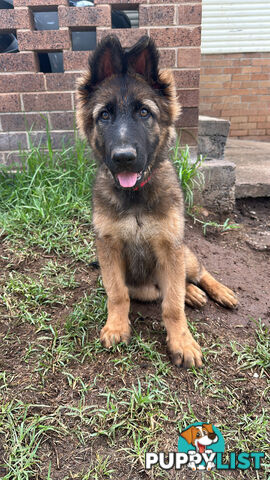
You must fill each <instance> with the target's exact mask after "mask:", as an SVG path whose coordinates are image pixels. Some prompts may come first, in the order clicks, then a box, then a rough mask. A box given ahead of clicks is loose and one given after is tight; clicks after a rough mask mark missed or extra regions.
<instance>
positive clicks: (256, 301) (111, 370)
mask: <svg viewBox="0 0 270 480" xmlns="http://www.w3.org/2000/svg"><path fill="white" fill-rule="evenodd" d="M269 212H270V199H268V200H267V199H261V200H260V199H259V200H245V201H241V202H240V201H239V202H238V204H237V209H236V210H235V212H234V215H233V217H232V221H235V222H236V223H238V224H239V225H240V227H241V228H240V229H239V230H232V231H228V232H225V233H223V234H221V233H215V232H209V233H207V235H206V236H204V235H203V234H202V229H201V227H200V226H199V225H198V224H194V223H193V221H192V220H191V219H190V218H187V221H186V243H187V244H188V245H189V246H190V247H191V248H192V249H193V250H194V251H195V252H196V254H197V255H198V256H199V257H200V259H201V260H202V262H203V263H204V265H205V266H206V267H207V269H208V270H209V271H210V272H211V273H212V274H214V275H215V276H216V278H217V279H218V280H220V281H222V282H223V283H225V284H226V285H227V286H229V287H230V288H231V289H233V290H234V291H235V292H236V293H237V295H238V298H239V307H238V309H237V310H234V311H230V310H226V309H223V308H222V307H220V306H219V305H217V304H215V303H214V302H213V301H212V300H210V299H209V300H208V302H207V305H206V306H205V307H204V308H203V309H202V310H193V309H191V308H189V307H187V308H186V312H187V316H188V319H189V320H190V322H191V325H193V326H194V327H195V328H196V330H197V332H198V335H199V336H200V340H199V341H200V343H201V345H202V347H203V348H204V349H205V351H206V355H205V364H204V367H203V370H202V371H201V373H195V372H191V371H185V370H182V369H177V368H175V367H170V366H169V365H168V364H167V357H166V339H165V332H164V329H163V327H162V326H161V324H160V305H159V304H149V305H147V304H143V303H139V302H132V306H131V320H132V325H133V329H134V335H135V336H136V335H137V336H138V337H137V340H136V339H134V340H133V341H132V343H131V346H129V347H126V348H125V347H120V348H119V349H118V348H116V349H115V351H114V352H108V351H106V350H104V349H102V348H101V347H100V346H99V342H98V340H96V339H97V338H98V331H99V328H100V327H99V324H98V320H97V324H96V325H93V324H91V330H90V331H91V334H89V337H88V338H87V339H85V337H84V335H85V332H84V324H83V322H84V321H85V320H84V318H85V317H84V316H83V315H87V312H86V313H85V314H82V315H81V317H79V316H78V325H79V326H78V329H80V328H81V331H82V332H83V333H82V334H81V336H79V334H78V332H76V335H77V336H76V341H75V340H74V342H75V343H74V346H73V347H72V348H73V350H70V351H71V353H72V357H71V358H70V360H69V359H68V357H67V356H65V357H64V356H63V358H64V360H63V362H62V364H61V358H62V357H61V355H62V350H60V349H59V348H58V347H59V345H60V336H61V335H62V336H63V337H61V338H63V339H65V338H69V339H70V342H72V341H73V330H72V328H73V326H72V325H71V326H69V327H68V328H69V330H68V328H67V326H66V325H65V321H66V318H67V317H68V315H70V314H72V312H73V310H74V306H75V305H76V304H77V303H79V302H80V301H81V299H82V298H84V296H85V295H89V293H91V292H95V291H96V288H97V284H98V276H99V272H98V271H97V270H96V269H94V268H92V267H91V266H90V265H85V264H83V263H80V262H75V263H74V262H73V260H72V259H70V258H69V257H64V256H63V257H61V256H54V255H50V256H49V257H48V256H46V255H45V254H44V253H43V252H42V251H38V250H37V251H31V252H30V253H29V255H24V256H23V257H18V254H17V253H16V255H14V258H13V256H12V251H11V249H10V248H9V247H8V245H7V243H5V242H3V243H2V245H1V250H0V265H1V270H2V280H1V283H2V285H4V284H5V282H6V281H7V277H8V275H9V273H10V272H17V273H18V272H19V273H22V274H25V275H27V276H32V277H33V278H37V277H38V274H39V272H40V271H41V269H42V268H43V267H44V265H46V263H47V262H48V260H49V259H53V260H55V261H57V262H58V263H61V264H62V265H66V266H67V267H68V268H70V269H73V270H74V271H75V281H76V282H77V283H76V285H75V286H73V287H72V288H63V287H61V286H59V288H58V289H57V290H56V293H57V294H58V295H59V294H60V295H61V294H63V295H66V298H65V301H64V302H62V303H61V302H60V304H59V303H57V302H56V303H55V304H53V303H52V304H49V305H48V307H47V312H49V315H50V319H51V326H52V327H53V328H55V329H56V328H57V329H58V332H59V335H60V336H58V337H55V338H54V339H53V340H51V341H48V340H46V338H47V339H48V338H51V337H49V333H48V330H46V329H45V331H43V330H42V328H41V327H39V328H37V325H36V324H31V322H30V323H29V322H26V321H25V320H24V318H23V316H18V312H17V311H16V312H14V313H13V312H12V309H11V311H10V310H8V309H7V307H6V304H5V302H3V303H2V305H1V307H0V314H1V323H0V338H1V343H2V347H1V351H0V366H1V371H2V372H5V375H6V376H5V377H2V380H1V382H2V383H1V390H0V392H1V396H2V404H4V403H7V402H12V401H13V402H15V403H16V402H17V403H18V405H19V406H18V407H17V408H18V409H19V408H20V405H26V404H29V405H31V406H30V407H29V410H28V415H29V416H31V415H32V416H33V415H40V416H42V415H43V416H44V418H45V417H46V422H47V423H46V425H48V424H50V425H51V427H53V429H52V430H51V432H50V431H49V430H48V433H47V434H46V435H45V436H43V437H42V443H41V446H40V448H39V458H38V461H37V462H36V465H35V467H33V471H35V473H33V474H32V475H30V474H29V477H25V478H29V479H34V478H35V479H39V480H45V479H47V478H51V479H53V480H58V479H59V480H64V479H66V480H67V479H72V478H74V479H75V478H77V479H81V480H82V479H83V478H84V477H83V475H84V472H89V471H91V468H93V471H92V473H90V474H89V477H85V478H89V479H90V478H91V479H92V478H93V479H97V478H98V479H99V478H100V479H103V478H112V479H121V480H129V479H130V480H141V479H142V480H143V479H147V478H153V479H155V478H179V479H180V478H181V479H183V480H185V479H186V478H187V479H189V478H197V477H196V474H193V473H191V472H183V473H175V472H167V473H164V472H156V473H155V472H154V473H153V474H152V473H149V472H148V473H147V472H146V471H145V470H144V468H143V458H144V457H143V453H142V454H140V448H141V449H142V450H141V451H142V452H143V445H144V436H145V437H146V436H147V435H148V434H149V438H150V439H151V438H152V437H153V442H154V441H155V442H157V443H155V447H154V446H153V450H154V448H159V450H161V451H176V450H177V437H178V434H179V430H181V428H183V426H184V425H185V423H188V422H190V423H191V420H192V419H193V420H194V421H196V418H198V419H199V420H201V421H210V422H211V421H212V422H213V423H215V424H216V425H217V426H218V425H222V426H223V427H224V428H225V426H227V427H226V428H227V429H228V430H227V431H226V429H225V432H224V433H225V437H226V446H227V447H228V449H231V450H232V449H234V448H235V445H236V443H235V442H236V440H235V435H237V428H238V430H239V429H240V431H241V432H242V433H241V435H242V437H241V438H243V439H244V438H245V436H249V441H247V443H246V444H245V441H244V440H243V441H242V445H243V446H242V450H245V447H246V450H248V448H251V445H252V443H253V441H254V439H255V440H256V442H257V443H256V448H255V450H257V451H258V450H259V449H260V448H263V446H261V447H260V445H261V444H260V442H261V443H263V439H260V437H259V440H258V439H257V437H256V438H255V437H254V435H253V433H252V431H251V430H248V420H249V421H253V420H254V418H255V419H256V415H258V416H260V415H263V413H262V412H264V411H265V410H266V409H267V406H268V402H267V396H266V395H267V394H266V393H265V392H267V390H266V388H267V382H268V379H269V376H267V374H264V375H262V376H261V375H260V371H259V370H258V369H256V367H255V368H254V369H250V368H249V369H243V368H241V363H240V364H239V363H237V358H236V357H235V356H234V355H233V350H232V347H231V344H230V342H240V343H241V344H245V345H251V346H255V344H256V337H255V336H254V331H255V327H256V325H255V323H254V321H258V319H259V318H260V319H261V320H262V321H263V322H265V323H267V324H269V319H270V297H269V283H270V282H269V280H270V270H269V249H268V247H266V248H256V245H257V244H258V242H259V240H261V239H262V238H263V239H264V238H267V237H268V234H269V232H270V221H269V218H270V216H269ZM219 220H220V219H219ZM223 220H224V219H223ZM261 232H264V234H263V235H262V234H261ZM251 238H252V239H253V242H251V241H250V239H251ZM254 239H255V240H254ZM262 243H263V242H260V245H261V244H262ZM266 244H267V243H266ZM96 308H97V309H99V308H100V306H99V305H97V306H96ZM45 309H46V308H45ZM43 310H44V306H43ZM96 315H97V318H99V317H98V316H99V310H97V314H96ZM81 319H82V320H81ZM80 322H82V327H81V326H80ZM44 325H45V326H46V328H49V327H48V322H47V323H44ZM44 328H45V327H44ZM50 335H51V333H50ZM67 335H69V336H67ZM65 336H66V337H65ZM74 338H75V334H74ZM138 339H139V340H138ZM87 342H88V343H87ZM143 342H144V343H143ZM147 342H148V343H147ZM151 342H152V343H151ZM153 342H155V343H154V344H153ZM150 344H151V348H148V347H147V348H148V350H147V348H146V347H144V346H143V345H150ZM38 345H39V346H38ZM87 345H89V346H90V347H91V348H90V347H89V349H87ZM64 347H65V348H67V345H66V344H65V343H63V348H64ZM35 349H36V350H35ZM46 349H47V350H48V352H47V350H46ZM81 351H83V352H85V354H84V355H83V356H80V352H81ZM133 352H134V353H133ZM47 353H48V356H46V355H47ZM50 355H51V357H52V358H51V357H50ZM43 357H44V358H45V359H46V361H47V358H48V365H49V367H48V368H47V367H46V368H45V367H44V365H43V366H42V365H41V366H40V367H39V368H38V369H37V363H38V362H39V361H40V358H43ZM67 359H68V360H67ZM50 362H51V363H50ZM159 362H160V369H158V364H159ZM162 369H163V370H162ZM157 372H158V373H157ZM138 381H139V383H140V384H141V387H142V389H143V391H144V392H145V391H147V385H149V384H150V385H153V388H151V389H150V391H149V392H148V393H147V395H149V398H152V400H151V402H150V403H149V405H148V407H147V408H145V407H144V404H143V403H142V404H141V406H140V408H138V409H137V410H136V419H135V414H134V410H128V409H129V407H128V402H129V401H130V398H133V397H132V391H133V390H132V389H133V388H134V385H137V387H138V385H139V384H138ZM149 382H150V383H149ZM151 382H153V383H151ZM162 382H165V383H164V384H163V383H162ZM162 385H164V389H165V390H164V392H163V390H162V389H163V386H162ZM154 386H155V387H154ZM138 388H139V387H138ZM155 389H156V390H157V392H156V391H155ZM159 390H160V391H159ZM109 392H110V395H111V397H110V395H109ZM162 392H163V393H162ZM165 392H170V393H168V394H167V393H165ZM108 395H109V396H108ZM114 395H115V396H116V397H115V400H114ZM144 395H146V393H144ZM151 395H152V397H151ZM154 395H156V397H155V396H154ZM162 395H163V396H162ZM169 395H173V399H170V398H171V397H170V398H169ZM145 398H146V397H145ZM117 400H118V407H117V408H119V413H118V414H117V415H118V416H116V414H115V413H114V412H113V409H114V408H116V407H115V406H114V405H117ZM165 400H166V401H165ZM159 402H160V403H159ZM162 402H164V403H162ZM153 405H156V407H153ZM94 406H95V408H94ZM133 408H134V409H135V407H133ZM152 408H156V409H157V413H156V417H155V416H153V417H151V418H153V419H152V420H151V422H153V423H151V422H150V423H149V425H148V420H147V418H148V415H150V412H152ZM158 409H159V410H158ZM103 410H104V419H102V418H101V415H102V411H103ZM18 412H19V410H17V414H18ZM162 412H163V413H164V418H163V417H162ZM151 414H152V413H151ZM18 415H19V414H18ZM153 415H154V414H153ZM35 418H36V417H35ZM93 418H94V419H95V421H94V423H93V421H92V420H93ZM119 418H121V419H122V420H121V421H122V424H121V425H119V426H117V422H118V421H119ZM162 418H163V419H162ZM185 418H186V419H187V420H186V421H185ZM245 418H246V419H247V424H245V423H242V424H241V421H242V422H245ZM240 419H242V420H240ZM44 421H45V420H44ZM50 422H51V423H50ZM132 422H133V423H132ZM130 425H133V431H131V430H128V429H129V428H130ZM235 425H238V427H237V428H235ZM114 426H115V433H108V432H113V428H114ZM146 426H147V428H148V427H149V431H150V433H149V432H148V430H146ZM159 426H160V428H159ZM151 428H152V432H153V433H152V437H151ZM241 429H242V430H241ZM2 431H4V430H0V435H1V437H0V455H2V458H1V459H0V463H1V464H3V466H2V467H0V473H1V475H3V478H12V477H11V476H9V477H5V476H4V475H8V474H9V473H10V472H8V467H7V459H8V455H9V453H8V452H9V448H11V447H10V445H11V444H10V443H9V437H8V434H7V436H6V437H5V438H4V436H3V435H4V434H3V433H1V432H2ZM245 432H247V433H245ZM138 434H140V435H141V439H140V442H141V443H140V442H139V440H138ZM1 438H2V445H3V446H2V445H1ZM147 438H148V437H147ZM135 439H136V442H137V443H136V442H135ZM25 441H26V443H27V442H29V439H28V440H27V439H26V440H25ZM153 445H154V444H153ZM150 447H151V444H150V443H149V447H148V448H149V449H151V448H150ZM136 448H137V450H136ZM238 448H239V443H238ZM107 457H109V466H106V465H105V466H104V465H103V464H102V461H99V459H100V458H101V459H102V458H103V459H104V458H107ZM49 464H51V473H50V475H51V476H50V477H49V476H48V475H49V474H48V467H49ZM4 465H5V466H4ZM102 465H103V466H102ZM106 471H107V473H106ZM110 471H111V473H108V472H110ZM222 475H223V473H222ZM254 475H255V473H254V472H250V473H248V472H247V473H243V474H240V473H239V472H238V473H237V472H236V473H228V472H225V473H224V477H226V478H249V479H254V478H255V476H254ZM263 475H264V474H263V473H262V476H261V477H256V478H262V479H263V478H266V476H263ZM215 478H221V477H215ZM222 478H223V477H222Z"/></svg>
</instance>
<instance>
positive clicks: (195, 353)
mask: <svg viewBox="0 0 270 480" xmlns="http://www.w3.org/2000/svg"><path fill="white" fill-rule="evenodd" d="M168 349H169V353H170V357H171V360H172V363H173V364H174V365H176V366H177V367H182V366H183V367H184V368H191V367H197V368H200V367H201V366H202V351H201V348H200V346H199V345H198V343H197V342H196V341H195V340H194V338H193V337H192V335H191V333H190V332H189V331H188V330H186V331H185V332H183V334H182V335H179V336H178V338H177V339H174V340H173V341H170V340H168Z"/></svg>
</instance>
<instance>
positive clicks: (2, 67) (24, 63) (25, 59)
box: [0, 52, 37, 72]
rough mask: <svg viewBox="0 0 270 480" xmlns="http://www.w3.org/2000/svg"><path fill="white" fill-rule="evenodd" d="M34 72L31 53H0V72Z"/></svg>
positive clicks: (34, 61)
mask: <svg viewBox="0 0 270 480" xmlns="http://www.w3.org/2000/svg"><path fill="white" fill-rule="evenodd" d="M36 70H37V67H36V59H35V54H34V53H33V52H25V53H24V52H22V53H20V52H18V53H0V72H35V71H36Z"/></svg>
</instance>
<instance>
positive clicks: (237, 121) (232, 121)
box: [231, 116, 250, 125]
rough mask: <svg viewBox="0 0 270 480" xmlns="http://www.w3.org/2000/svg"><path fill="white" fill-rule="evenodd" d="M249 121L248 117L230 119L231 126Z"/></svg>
mask: <svg viewBox="0 0 270 480" xmlns="http://www.w3.org/2000/svg"><path fill="white" fill-rule="evenodd" d="M248 120H250V118H249V117H248V116H242V117H232V119H231V125H234V124H235V123H241V122H243V123H247V121H248Z"/></svg>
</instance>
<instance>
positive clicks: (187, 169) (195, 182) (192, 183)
mask: <svg viewBox="0 0 270 480" xmlns="http://www.w3.org/2000/svg"><path fill="white" fill-rule="evenodd" d="M171 158H172V161H173V164H174V165H175V168H176V171H177V174H178V177H179V180H180V182H181V185H182V189H183V192H184V197H185V202H186V204H187V206H188V209H190V208H191V207H192V206H193V192H194V188H195V187H196V188H200V189H201V188H202V186H203V184H204V176H203V173H202V171H201V170H200V169H199V168H200V166H201V165H202V162H203V158H202V157H199V158H198V159H197V160H195V161H191V158H190V152H189V147H188V145H186V146H185V148H181V146H180V138H177V140H176V144H175V147H174V148H173V149H172V154H171Z"/></svg>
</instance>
